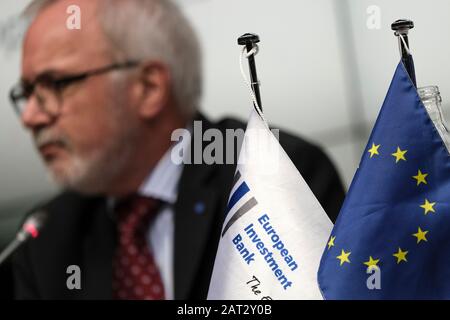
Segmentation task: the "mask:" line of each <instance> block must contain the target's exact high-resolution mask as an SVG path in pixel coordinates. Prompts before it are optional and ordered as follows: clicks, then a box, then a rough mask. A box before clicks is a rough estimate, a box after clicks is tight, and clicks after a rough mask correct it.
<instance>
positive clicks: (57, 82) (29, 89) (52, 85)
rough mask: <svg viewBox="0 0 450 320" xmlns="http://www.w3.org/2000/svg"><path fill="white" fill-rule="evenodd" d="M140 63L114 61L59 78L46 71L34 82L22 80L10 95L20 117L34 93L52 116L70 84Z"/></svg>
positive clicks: (57, 109) (41, 106)
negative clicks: (97, 67)
mask: <svg viewBox="0 0 450 320" xmlns="http://www.w3.org/2000/svg"><path fill="white" fill-rule="evenodd" d="M138 65H139V62H137V61H127V62H124V63H114V64H111V65H108V66H105V67H102V68H99V69H94V70H90V71H86V72H83V73H79V74H73V75H68V76H64V77H59V78H56V77H55V76H54V75H51V74H49V73H44V74H41V75H39V76H38V77H37V78H36V79H35V80H34V81H33V82H27V81H21V82H20V83H18V84H17V85H15V86H14V87H13V88H12V89H11V91H10V93H9V97H10V99H11V102H12V105H13V107H14V109H15V111H16V112H17V114H18V115H19V117H20V116H22V114H23V112H24V111H25V108H26V106H27V104H28V100H29V99H30V98H31V96H32V95H33V94H34V95H35V96H36V99H37V102H38V106H39V107H40V108H41V110H42V111H43V112H45V113H47V114H49V115H51V116H56V115H58V113H59V108H60V105H61V97H62V94H63V92H64V90H65V89H66V88H67V87H69V86H70V85H72V84H75V83H78V82H82V81H84V80H86V79H87V78H89V77H92V76H96V75H100V74H104V73H107V72H111V71H114V70H120V69H128V68H133V67H136V66H138ZM49 100H52V101H49Z"/></svg>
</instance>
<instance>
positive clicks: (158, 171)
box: [138, 129, 190, 204]
mask: <svg viewBox="0 0 450 320" xmlns="http://www.w3.org/2000/svg"><path fill="white" fill-rule="evenodd" d="M185 133H188V134H183V138H182V140H181V141H179V142H177V143H175V144H173V145H172V146H171V147H170V148H169V149H168V150H167V151H166V153H165V154H164V155H163V157H162V158H161V159H160V160H159V161H158V163H157V164H156V166H155V168H154V169H153V170H152V171H151V173H150V174H149V175H148V176H147V178H146V179H145V180H144V182H143V183H142V185H141V186H140V188H139V190H138V193H139V194H141V195H143V196H147V197H152V198H156V199H158V200H162V201H163V202H166V203H169V204H174V203H175V202H176V200H177V197H178V183H179V181H180V177H181V173H182V171H183V164H182V163H181V164H177V163H175V162H174V161H173V160H172V150H173V148H174V146H175V145H176V144H181V145H179V146H177V148H183V149H184V150H187V147H188V144H189V143H190V130H189V129H188V130H186V131H185Z"/></svg>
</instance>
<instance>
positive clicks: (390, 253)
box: [318, 63, 450, 299]
mask: <svg viewBox="0 0 450 320" xmlns="http://www.w3.org/2000/svg"><path fill="white" fill-rule="evenodd" d="M318 280H319V285H320V289H321V291H322V293H323V295H324V297H325V298H326V299H449V298H450V154H449V151H448V150H447V147H446V145H445V144H444V142H443V140H442V139H441V136H440V134H439V132H438V131H437V130H436V127H435V126H434V124H433V122H432V121H431V120H430V117H429V115H428V113H427V111H426V109H425V107H424V105H423V103H422V102H421V100H420V98H419V96H418V94H417V90H416V88H415V87H414V85H413V84H412V82H411V79H410V78H409V76H408V74H407V72H406V70H405V67H404V65H403V64H402V63H400V64H399V65H398V67H397V69H396V71H395V75H394V78H393V80H392V82H391V85H390V88H389V91H388V93H387V96H386V98H385V101H384V103H383V106H382V108H381V112H380V114H379V116H378V119H377V121H376V124H375V127H374V129H373V131H372V134H371V136H370V140H369V142H368V144H367V147H366V149H365V151H364V154H363V156H362V159H361V162H360V165H359V168H358V170H357V172H356V175H355V177H354V178H353V181H352V184H351V186H350V190H349V192H348V195H347V198H346V199H345V202H344V205H343V207H342V209H341V212H340V214H339V217H338V220H337V222H336V224H335V226H334V229H333V231H332V233H331V236H330V238H329V240H328V244H327V246H326V247H325V250H324V254H323V256H322V260H321V264H320V268H319V272H318Z"/></svg>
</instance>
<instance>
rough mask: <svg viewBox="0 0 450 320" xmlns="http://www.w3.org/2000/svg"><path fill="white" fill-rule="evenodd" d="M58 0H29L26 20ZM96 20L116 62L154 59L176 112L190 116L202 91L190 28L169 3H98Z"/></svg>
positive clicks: (119, 0) (137, 0) (106, 0)
mask: <svg viewBox="0 0 450 320" xmlns="http://www.w3.org/2000/svg"><path fill="white" fill-rule="evenodd" d="M56 1H58V0H33V1H32V2H31V3H30V5H29V6H28V7H27V9H25V11H24V16H25V17H26V18H27V19H28V20H29V21H31V20H32V19H34V17H36V16H37V15H38V14H39V12H40V11H41V10H42V9H44V8H45V7H47V6H48V5H50V4H52V3H54V2H56ZM98 18H99V21H100V25H101V27H102V29H103V32H104V33H105V35H106V37H107V39H108V40H109V42H110V45H111V49H112V50H113V56H114V57H115V58H116V59H130V60H139V61H142V60H158V61H161V62H163V63H164V64H166V65H167V66H168V68H169V70H170V73H171V78H172V85H173V91H174V96H175V99H176V101H177V104H178V105H179V107H180V108H182V109H181V111H182V112H183V113H184V114H186V115H189V116H192V115H193V113H194V112H195V111H196V109H197V107H198V103H199V100H200V96H201V91H202V66H201V52H200V45H199V42H198V39H197V36H196V34H195V32H194V29H193V27H192V26H191V24H190V22H189V21H188V20H187V18H186V17H185V16H184V15H183V13H182V12H181V10H180V9H179V8H178V6H177V5H175V3H173V2H172V1H171V0H126V1H125V0H102V1H101V3H100V7H99V11H98Z"/></svg>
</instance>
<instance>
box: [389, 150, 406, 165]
mask: <svg viewBox="0 0 450 320" xmlns="http://www.w3.org/2000/svg"><path fill="white" fill-rule="evenodd" d="M407 152H408V150H401V149H400V147H397V151H396V152H394V153H393V154H392V155H393V156H394V157H395V163H398V162H399V161H400V160H404V161H406V158H405V153H407Z"/></svg>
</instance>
